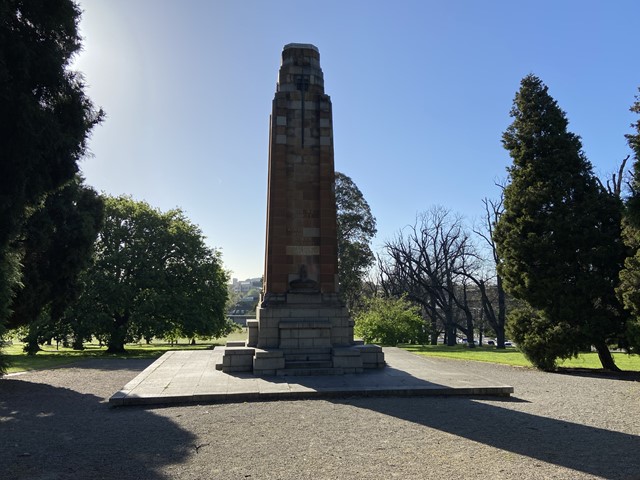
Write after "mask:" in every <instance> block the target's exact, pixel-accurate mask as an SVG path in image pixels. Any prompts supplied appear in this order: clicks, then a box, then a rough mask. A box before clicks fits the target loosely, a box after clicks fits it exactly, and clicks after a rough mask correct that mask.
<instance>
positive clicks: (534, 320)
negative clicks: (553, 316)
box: [507, 306, 584, 371]
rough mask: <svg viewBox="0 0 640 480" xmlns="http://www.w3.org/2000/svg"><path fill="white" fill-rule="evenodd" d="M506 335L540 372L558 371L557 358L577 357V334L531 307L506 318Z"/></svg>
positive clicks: (578, 346) (520, 309)
mask: <svg viewBox="0 0 640 480" xmlns="http://www.w3.org/2000/svg"><path fill="white" fill-rule="evenodd" d="M507 333H508V335H509V336H510V337H511V338H512V339H513V340H514V342H515V343H516V345H517V346H518V349H519V350H520V351H521V352H522V354H523V355H524V356H525V357H527V359H528V360H529V361H530V362H531V363H532V364H533V365H534V366H535V367H536V368H539V369H540V370H547V371H549V370H555V369H556V366H557V364H556V362H557V360H558V359H565V358H571V357H575V356H577V355H578V353H579V351H580V345H583V343H584V342H579V341H576V338H575V336H576V335H578V332H577V331H576V330H575V329H573V328H571V327H570V326H569V325H568V324H566V323H553V322H551V321H550V320H549V319H548V318H547V317H546V316H545V315H544V313H543V312H541V311H540V310H534V309H533V308H532V307H530V306H527V307H521V308H518V309H515V310H512V311H511V313H510V314H509V316H508V318H507Z"/></svg>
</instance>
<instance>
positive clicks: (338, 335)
mask: <svg viewBox="0 0 640 480" xmlns="http://www.w3.org/2000/svg"><path fill="white" fill-rule="evenodd" d="M269 138H270V142H269V178H268V196H267V232H266V252H265V268H264V280H263V291H262V295H261V300H260V303H259V305H258V308H257V312H256V313H257V319H256V320H254V321H248V322H247V326H248V330H249V339H248V341H247V343H246V345H245V346H244V348H243V347H241V346H237V347H228V348H227V349H226V351H225V362H226V365H224V364H223V366H222V369H223V370H225V371H242V369H243V365H245V366H248V364H249V358H248V356H249V355H252V357H253V358H252V361H251V363H252V365H251V366H252V369H253V372H254V373H256V374H263V375H269V374H280V375H287V374H290V375H303V374H305V375H306V374H323V373H324V374H339V373H359V372H362V370H363V368H375V367H380V366H383V365H384V357H383V353H382V351H381V349H380V347H378V346H375V345H362V343H361V342H355V341H354V339H353V321H352V320H351V319H350V318H349V315H348V312H347V309H346V307H345V306H344V304H343V303H342V302H341V301H340V299H339V296H338V251H337V234H336V231H337V230H336V229H337V226H336V201H335V193H334V181H335V179H334V177H335V171H334V161H333V125H332V112H331V99H330V98H329V96H328V95H326V94H325V92H324V77H323V73H322V69H321V68H320V54H319V52H318V49H317V48H316V47H315V46H313V45H309V44H299V43H291V44H288V45H285V47H284V49H283V51H282V63H281V66H280V72H279V76H278V83H277V86H276V93H275V98H274V100H273V106H272V114H271V120H270V136H269ZM227 357H230V358H227Z"/></svg>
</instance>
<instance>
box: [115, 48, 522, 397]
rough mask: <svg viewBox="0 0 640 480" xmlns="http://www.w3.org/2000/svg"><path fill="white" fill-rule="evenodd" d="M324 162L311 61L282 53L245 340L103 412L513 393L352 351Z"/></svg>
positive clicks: (160, 365) (173, 367)
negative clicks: (253, 302)
mask: <svg viewBox="0 0 640 480" xmlns="http://www.w3.org/2000/svg"><path fill="white" fill-rule="evenodd" d="M333 155H334V152H333V121H332V111H331V100H330V98H329V96H328V95H326V94H325V92H324V77H323V72H322V69H321V68H320V54H319V51H318V49H317V48H316V47H315V46H314V45H309V44H299V43H291V44H288V45H285V47H284V49H283V51H282V63H281V66H280V71H279V76H278V82H277V86H276V93H275V98H274V99H273V106H272V113H271V118H270V136H269V173H268V194H267V221H266V241H265V264H264V279H263V289H262V293H261V299H260V303H259V304H258V308H257V315H256V317H257V318H256V319H255V320H249V321H247V332H248V339H247V340H246V341H242V342H228V343H227V345H226V346H225V347H216V348H215V349H214V350H199V351H195V350H192V351H169V352H166V353H165V354H164V355H163V356H162V357H160V358H159V359H158V360H156V361H155V362H154V363H153V364H152V365H150V366H149V367H147V368H146V369H145V370H144V371H143V372H141V373H140V374H139V375H138V376H136V377H135V378H134V379H133V380H131V381H130V382H129V383H127V384H126V385H125V386H124V387H123V388H122V389H121V390H119V391H118V392H116V393H115V394H114V395H113V396H112V397H111V398H110V399H109V402H110V403H111V404H112V405H151V404H167V403H193V402H242V401H251V400H263V399H265V400H274V399H294V398H318V397H324V396H329V397H333V396H341V395H350V396H353V395H365V396H370V395H393V396H414V395H496V396H509V395H510V394H511V393H513V387H511V386H508V385H500V384H496V383H495V382H493V381H492V380H490V379H485V378H478V377H474V376H472V375H467V374H465V373H463V372H460V371H459V370H458V369H456V368H449V367H447V368H445V367H443V366H442V365H439V364H437V363H434V362H432V361H430V360H428V359H426V358H422V357H418V356H416V355H413V354H411V353H409V352H406V351H404V350H402V349H399V348H385V351H384V352H383V350H382V348H381V347H380V346H378V345H365V344H364V343H363V342H362V341H358V340H355V339H354V336H353V327H354V322H353V320H352V319H351V318H350V317H349V313H348V311H347V308H346V307H345V305H344V303H343V302H342V301H341V300H340V295H339V278H338V252H337V226H336V201H335V194H334V176H335V171H334V156H333Z"/></svg>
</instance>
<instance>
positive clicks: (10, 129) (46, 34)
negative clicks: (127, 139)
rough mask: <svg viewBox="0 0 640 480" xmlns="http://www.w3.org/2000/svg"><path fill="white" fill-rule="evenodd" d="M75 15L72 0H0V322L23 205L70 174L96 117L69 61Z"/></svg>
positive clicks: (12, 277)
mask: <svg viewBox="0 0 640 480" xmlns="http://www.w3.org/2000/svg"><path fill="white" fill-rule="evenodd" d="M79 19H80V7H79V6H78V5H77V4H76V3H75V2H73V1H72V0H30V1H24V0H3V1H2V2H0V105H2V108H0V145H2V156H0V324H2V323H4V321H6V319H7V317H8V315H9V312H10V303H11V298H12V295H13V289H14V287H15V286H16V285H17V284H18V282H19V279H20V271H19V265H20V255H19V252H18V251H17V250H16V248H15V247H14V245H13V242H14V241H15V240H16V238H17V237H18V235H19V234H20V229H21V228H22V225H23V223H24V221H25V220H26V218H27V217H28V214H29V212H30V208H32V207H35V206H36V205H38V204H39V202H40V201H41V200H42V198H43V196H44V195H46V194H47V193H49V192H52V191H54V190H56V189H57V188H59V187H61V186H62V185H64V184H65V183H66V182H68V181H70V180H71V179H72V178H73V176H74V175H75V174H76V172H77V171H78V165H77V163H78V160H79V159H80V158H81V157H82V156H83V155H84V153H85V151H86V145H87V138H88V135H89V133H90V131H91V129H92V128H93V127H94V126H95V125H96V124H97V123H99V122H100V121H101V120H102V118H103V113H102V111H96V110H95V109H94V107H93V105H92V103H91V101H90V100H89V98H87V96H86V95H85V93H84V84H83V81H82V77H81V75H80V74H78V73H77V72H73V71H71V70H70V69H69V66H70V64H71V61H72V59H73V57H74V55H75V54H76V53H78V52H79V51H80V48H81V39H80V35H79V33H78V22H79Z"/></svg>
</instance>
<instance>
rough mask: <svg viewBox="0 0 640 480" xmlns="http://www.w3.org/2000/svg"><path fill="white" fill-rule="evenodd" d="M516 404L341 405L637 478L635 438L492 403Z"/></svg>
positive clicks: (378, 401)
mask: <svg viewBox="0 0 640 480" xmlns="http://www.w3.org/2000/svg"><path fill="white" fill-rule="evenodd" d="M484 400H486V401H491V402H492V403H493V404H489V403H485V402H484ZM517 401H518V400H517V399H510V398H505V399H503V400H498V399H496V398H491V399H489V398H475V399H474V398H469V397H449V398H448V399H447V401H446V402H443V401H442V399H437V398H435V397H423V398H372V399H352V400H349V401H345V402H344V403H348V404H350V405H353V406H356V407H359V408H364V409H368V410H373V411H376V412H379V413H382V414H385V415H390V416H393V417H396V418H399V419H402V420H406V421H409V422H413V423H416V424H420V425H423V426H425V427H429V428H434V429H436V430H440V431H443V432H447V433H450V434H452V435H457V436H459V437H462V438H465V439H468V440H472V441H475V442H478V443H482V444H485V445H488V446H490V447H494V448H499V449H501V450H504V451H507V452H513V453H515V454H519V455H524V456H526V457H530V458H534V459H537V460H540V461H542V462H547V463H550V464H555V465H558V466H561V467H565V468H569V469H573V470H576V471H580V472H585V473H588V474H591V475H596V476H599V477H603V478H608V479H640V474H639V473H638V472H639V471H640V456H639V455H638V452H640V437H639V436H636V435H630V434H626V433H620V432H616V431H612V430H606V429H603V428H596V427H592V426H588V425H582V424H578V423H572V422H568V421H563V420H558V419H553V418H547V417H542V416H539V415H532V414H529V413H524V412H519V411H515V410H512V409H508V408H503V407H502V406H497V405H495V403H496V402H500V403H502V402H505V403H513V402H517ZM336 403H343V402H340V401H336ZM505 406H506V405H505Z"/></svg>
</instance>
